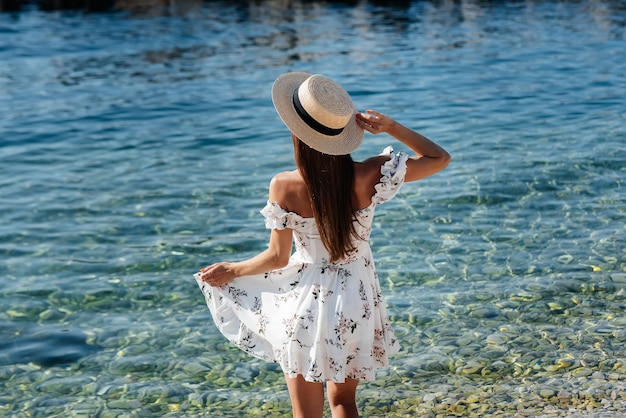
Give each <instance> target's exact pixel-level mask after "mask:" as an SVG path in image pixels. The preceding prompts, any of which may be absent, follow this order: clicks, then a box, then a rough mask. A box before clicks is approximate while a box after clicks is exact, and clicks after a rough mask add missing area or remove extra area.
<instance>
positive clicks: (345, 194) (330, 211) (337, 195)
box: [292, 135, 357, 262]
mask: <svg viewBox="0 0 626 418" xmlns="http://www.w3.org/2000/svg"><path fill="white" fill-rule="evenodd" d="M292 136H293V142H294V150H295V160H296V165H297V166H298V170H299V171H300V173H301V174H302V177H303V178H304V182H305V183H306V185H307V187H308V189H309V197H310V199H311V208H312V209H313V217H314V218H315V223H316V224H317V229H318V231H319V233H320V238H321V239H322V243H323V244H324V247H326V250H327V251H328V253H329V254H330V260H329V262H336V261H338V260H341V259H342V258H344V257H345V256H347V255H348V253H349V252H350V251H352V250H354V245H353V243H352V238H353V237H356V236H357V235H356V230H355V227H354V223H353V222H354V208H353V206H352V195H353V193H354V161H353V160H352V157H351V156H350V154H347V155H327V154H322V153H321V152H319V151H316V150H314V149H313V148H311V147H309V146H308V145H306V144H305V143H304V142H302V141H300V140H299V139H298V138H297V137H296V136H295V135H292Z"/></svg>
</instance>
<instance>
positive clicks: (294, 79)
mask: <svg viewBox="0 0 626 418" xmlns="http://www.w3.org/2000/svg"><path fill="white" fill-rule="evenodd" d="M309 77H311V74H309V73H304V72H292V73H286V74H282V75H281V76H279V77H278V78H277V79H276V81H275V82H274V84H273V85H272V102H273V103H274V107H275V108H276V112H278V116H279V117H280V119H281V120H282V121H283V123H284V124H285V125H286V126H287V128H289V130H290V131H291V132H293V134H294V135H295V136H297V137H298V139H300V140H301V141H302V142H304V143H305V144H307V145H308V146H309V147H311V148H313V149H315V150H317V151H319V152H321V153H324V154H329V155H346V154H350V153H351V152H353V151H354V150H356V149H357V148H358V147H359V146H360V145H361V143H362V142H363V133H364V131H363V129H362V128H361V127H360V126H359V125H357V123H356V118H354V117H353V118H350V121H349V122H348V124H347V125H346V126H345V128H343V131H342V132H341V133H340V134H339V135H334V136H329V135H324V134H322V133H320V132H318V131H316V130H315V129H313V128H311V127H310V126H309V125H307V124H306V123H305V122H304V121H303V120H302V119H301V118H300V116H298V113H297V112H296V109H295V108H294V105H293V94H294V92H295V91H296V90H297V89H298V87H300V84H302V83H303V82H304V81H305V80H306V79H307V78H309ZM354 113H355V114H356V109H354Z"/></svg>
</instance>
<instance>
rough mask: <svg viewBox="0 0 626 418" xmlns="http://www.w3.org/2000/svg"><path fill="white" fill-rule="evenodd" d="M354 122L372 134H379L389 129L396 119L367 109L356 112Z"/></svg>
mask: <svg viewBox="0 0 626 418" xmlns="http://www.w3.org/2000/svg"><path fill="white" fill-rule="evenodd" d="M356 123H357V125H359V126H360V127H361V128H363V129H365V130H366V131H368V132H370V133H372V134H379V133H381V132H387V131H389V130H390V129H391V128H392V127H393V126H394V125H395V124H396V121H395V120H393V119H391V118H390V117H389V116H387V115H385V114H383V113H380V112H376V111H374V110H371V109H367V110H366V111H365V113H357V114H356Z"/></svg>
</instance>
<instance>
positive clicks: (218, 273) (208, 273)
mask: <svg viewBox="0 0 626 418" xmlns="http://www.w3.org/2000/svg"><path fill="white" fill-rule="evenodd" d="M235 278H236V276H235V273H234V272H233V269H232V268H231V263H227V262H221V263H215V264H212V265H210V266H208V267H205V268H203V269H202V270H200V279H201V280H202V281H203V282H205V283H208V284H210V285H211V286H224V285H225V284H228V283H230V282H232V281H233V280H235Z"/></svg>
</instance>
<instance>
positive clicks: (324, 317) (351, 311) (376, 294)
mask: <svg viewBox="0 0 626 418" xmlns="http://www.w3.org/2000/svg"><path fill="white" fill-rule="evenodd" d="M383 154H389V155H390V159H389V160H388V161H387V162H385V163H384V164H383V165H382V166H381V179H380V183H378V184H377V185H376V186H375V188H376V193H375V194H374V196H372V203H371V204H370V206H368V207H367V208H365V209H362V210H359V211H357V212H356V214H355V218H356V219H357V220H358V222H357V223H356V229H357V233H358V234H359V236H360V237H361V239H360V240H358V241H357V242H356V249H355V250H354V251H353V252H352V253H350V255H349V256H348V257H346V258H345V259H343V260H340V261H338V262H335V263H329V262H328V259H329V255H328V252H327V251H326V249H325V247H324V245H323V244H322V241H321V240H320V236H319V233H318V231H317V227H316V225H315V221H314V219H313V218H303V217H301V216H300V215H298V214H296V213H293V212H286V211H284V210H283V209H282V208H281V207H280V206H278V204H277V203H276V202H268V203H267V205H266V206H265V208H263V210H262V211H261V213H262V214H263V216H264V217H265V225H266V227H267V228H270V229H273V228H276V229H284V228H289V229H292V230H293V238H294V241H295V252H294V253H293V254H292V256H291V258H290V260H289V264H288V265H287V266H285V267H284V268H281V269H278V270H274V271H271V272H268V273H265V274H259V275H254V276H245V277H239V278H237V279H235V280H233V281H232V282H230V283H229V284H227V285H225V286H221V287H212V286H210V285H208V284H206V283H204V282H203V281H202V280H200V279H199V277H198V275H197V274H196V276H195V277H196V281H197V282H198V285H199V286H200V289H201V290H202V293H203V294H204V297H205V299H206V303H207V306H208V307H209V310H210V311H211V314H212V315H213V320H214V321H215V325H216V326H217V328H218V329H219V330H220V331H221V333H222V334H224V336H225V337H226V338H228V339H229V340H230V341H231V342H233V343H234V344H235V345H237V346H238V347H239V348H241V349H242V350H244V351H246V352H248V353H250V354H252V355H253V356H255V357H258V358H261V359H263V360H267V361H271V362H276V363H278V364H280V366H281V368H282V370H283V371H284V372H285V373H286V374H287V375H288V376H289V377H296V376H297V375H298V374H301V375H303V376H304V378H305V380H307V381H311V382H325V381H333V382H344V380H345V379H346V378H350V379H359V380H374V378H375V369H376V367H385V366H387V365H388V356H389V355H390V354H394V353H397V352H398V350H399V346H398V341H397V339H396V336H395V334H394V332H393V330H392V328H391V324H390V323H389V318H388V316H387V311H386V308H385V304H384V301H383V296H382V293H381V289H380V284H379V281H378V276H377V274H376V269H375V267H374V259H373V257H372V251H371V249H370V246H369V236H370V231H371V227H372V221H373V218H374V210H375V208H376V206H377V205H378V204H380V203H383V202H386V201H388V200H389V199H391V198H392V197H393V196H395V194H396V193H397V192H398V189H399V188H400V186H401V185H402V183H403V182H404V175H405V172H406V160H407V158H408V156H407V155H406V154H403V153H398V154H394V153H393V150H392V149H391V147H388V148H386V149H385V151H383Z"/></svg>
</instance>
